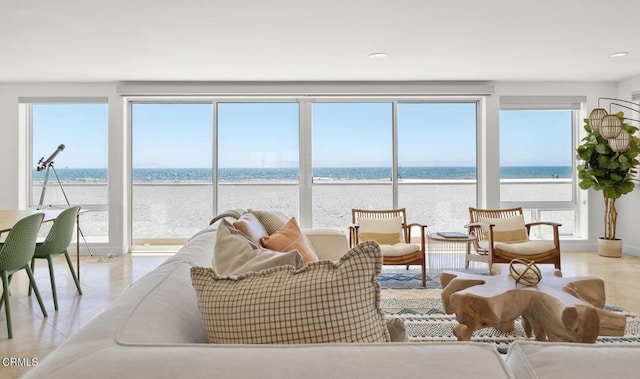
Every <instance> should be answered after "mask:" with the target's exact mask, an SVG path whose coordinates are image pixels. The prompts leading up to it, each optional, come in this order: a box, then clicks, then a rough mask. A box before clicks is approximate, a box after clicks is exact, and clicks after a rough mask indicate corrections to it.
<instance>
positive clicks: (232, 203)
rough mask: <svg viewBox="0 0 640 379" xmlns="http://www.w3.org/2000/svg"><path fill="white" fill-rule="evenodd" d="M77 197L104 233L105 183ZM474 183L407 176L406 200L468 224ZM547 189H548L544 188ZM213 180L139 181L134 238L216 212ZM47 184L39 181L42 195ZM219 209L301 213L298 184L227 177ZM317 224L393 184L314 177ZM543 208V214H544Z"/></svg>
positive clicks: (558, 188)
mask: <svg viewBox="0 0 640 379" xmlns="http://www.w3.org/2000/svg"><path fill="white" fill-rule="evenodd" d="M64 189H65V192H66V194H67V197H68V198H69V201H70V203H71V204H73V205H75V204H80V205H84V207H85V209H88V210H90V211H89V212H87V213H85V214H83V215H82V219H81V222H82V229H83V232H84V234H85V236H86V237H87V239H88V240H89V241H96V242H97V241H101V240H104V239H105V238H106V236H107V233H108V229H107V228H108V223H107V220H108V212H107V206H106V204H107V187H106V185H96V184H82V185H76V184H74V185H64ZM475 191H476V189H475V184H473V183H465V182H458V183H451V182H436V183H433V182H429V183H425V182H422V183H413V184H401V185H399V188H398V197H399V204H400V206H401V207H406V208H407V218H408V219H409V222H419V223H423V224H427V225H428V231H430V232H437V231H464V225H465V224H466V223H467V222H468V217H469V215H468V207H469V206H473V205H475ZM501 191H502V193H503V198H516V197H518V198H520V199H522V200H534V199H539V198H540V197H541V196H544V198H545V199H548V200H554V199H555V200H568V199H570V198H571V185H570V183H567V182H564V181H555V182H554V181H534V182H531V181H518V182H517V183H515V182H513V183H503V184H502V187H501ZM541 194H544V195H541ZM213 195H214V190H213V186H212V185H210V184H178V183H170V184H144V185H135V186H134V188H133V194H132V196H133V207H132V210H133V237H134V238H135V239H145V238H149V239H156V238H178V239H183V238H188V237H189V236H191V235H192V234H193V233H195V232H196V231H198V230H200V229H201V228H203V227H204V226H206V225H208V223H209V220H210V219H211V218H212V217H213V216H214V210H213V203H212V200H211V199H212V198H213ZM39 196H40V187H37V186H36V187H34V199H35V201H36V203H37V202H38V200H39ZM217 198H218V210H219V211H220V212H222V211H224V210H227V209H238V208H240V209H247V208H249V209H265V210H269V209H274V210H279V211H281V212H283V213H285V214H287V215H292V216H297V215H298V214H299V211H300V205H299V204H300V200H299V190H298V186H297V185H293V184H277V183H264V182H261V183H250V184H246V183H233V184H221V185H220V186H219V191H218V194H217ZM312 199H313V206H312V218H313V227H320V228H335V229H341V230H346V228H347V227H348V225H349V224H350V223H351V209H352V208H390V207H391V206H392V204H391V199H392V187H391V185H390V184H389V183H384V184H366V185H363V184H343V183H335V182H331V183H322V184H315V185H314V186H313V192H312ZM43 204H44V205H48V204H65V200H64V197H63V196H62V193H61V192H60V190H59V187H57V186H55V187H54V186H50V187H49V188H48V189H47V192H46V197H45V201H44V203H43ZM548 215H549V216H550V217H553V219H548V220H549V221H556V222H561V223H562V224H563V227H562V228H561V232H562V230H563V229H564V230H566V231H567V232H570V231H573V228H574V220H573V215H572V213H571V212H549V214H548ZM544 216H545V215H544V214H543V218H544Z"/></svg>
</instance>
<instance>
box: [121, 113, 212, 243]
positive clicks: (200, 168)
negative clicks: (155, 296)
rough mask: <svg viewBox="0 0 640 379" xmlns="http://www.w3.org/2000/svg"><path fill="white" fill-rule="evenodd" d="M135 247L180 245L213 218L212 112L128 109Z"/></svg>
mask: <svg viewBox="0 0 640 379" xmlns="http://www.w3.org/2000/svg"><path fill="white" fill-rule="evenodd" d="M131 112H132V117H131V119H132V124H131V129H132V149H131V150H132V183H133V191H132V211H131V213H132V219H133V222H132V227H131V229H132V231H131V233H132V238H133V242H134V244H146V243H155V242H160V243H165V244H166V243H172V242H177V243H181V242H183V241H184V239H185V238H188V237H189V236H190V235H192V234H193V233H195V232H196V231H198V230H200V229H201V228H202V227H203V226H204V225H206V222H207V220H209V219H210V218H211V215H212V213H213V208H212V202H211V196H212V194H213V182H212V169H211V167H212V166H211V164H212V154H213V149H212V146H213V134H212V130H213V128H212V125H213V122H212V114H213V112H212V106H211V104H199V103H177V104H173V103H165V104H158V103H155V104H147V103H134V104H133V105H132V109H131Z"/></svg>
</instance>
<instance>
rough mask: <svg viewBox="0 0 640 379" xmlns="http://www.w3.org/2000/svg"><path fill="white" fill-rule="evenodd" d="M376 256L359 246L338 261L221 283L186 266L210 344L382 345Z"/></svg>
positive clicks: (368, 246) (376, 251) (369, 246)
mask: <svg viewBox="0 0 640 379" xmlns="http://www.w3.org/2000/svg"><path fill="white" fill-rule="evenodd" d="M381 267H382V254H381V253H380V248H379V246H378V245H377V244H376V243H375V242H373V241H366V242H363V243H362V244H360V245H358V246H356V247H355V248H353V249H351V250H350V251H349V252H347V253H346V254H345V255H344V256H342V258H340V260H339V261H338V262H337V263H336V262H332V261H328V260H325V261H318V262H312V263H310V264H308V265H306V266H305V267H303V268H301V269H299V270H295V269H294V268H293V267H292V266H280V267H275V268H270V269H266V270H262V271H259V272H249V273H246V274H242V275H239V276H228V277H220V276H218V275H217V274H216V273H215V271H213V270H212V269H210V268H205V267H193V268H191V280H192V283H193V286H194V288H195V290H196V295H197V298H198V305H199V307H200V311H201V312H202V315H203V319H204V323H205V327H206V329H207V334H208V336H209V342H210V343H236V344H285V343H286V344H300V343H332V342H387V341H389V340H390V336H389V331H388V330H387V327H386V325H385V320H384V313H383V311H382V309H381V308H380V285H379V284H378V281H377V276H378V274H379V273H380V271H381Z"/></svg>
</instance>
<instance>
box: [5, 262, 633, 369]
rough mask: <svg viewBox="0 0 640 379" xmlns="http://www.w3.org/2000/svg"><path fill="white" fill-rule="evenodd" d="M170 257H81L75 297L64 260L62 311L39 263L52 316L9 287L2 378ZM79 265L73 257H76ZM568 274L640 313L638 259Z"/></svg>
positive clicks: (23, 291)
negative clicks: (590, 279)
mask: <svg viewBox="0 0 640 379" xmlns="http://www.w3.org/2000/svg"><path fill="white" fill-rule="evenodd" d="M166 258H167V255H166V254H164V255H163V254H134V255H131V254H128V255H125V256H121V257H115V258H112V259H110V260H105V261H103V262H99V261H98V259H96V258H95V257H94V258H88V257H81V267H80V269H81V274H80V275H81V276H80V281H81V285H82V290H83V292H84V294H83V296H77V295H76V289H75V285H74V283H73V279H72V278H71V276H70V275H69V273H68V268H67V266H66V263H65V262H64V259H60V257H58V259H57V260H56V262H55V271H56V282H57V288H58V303H59V310H58V311H57V312H56V311H54V309H53V298H52V295H51V286H50V284H49V275H48V270H47V266H46V261H44V260H41V261H39V262H38V263H37V265H36V270H35V276H36V280H37V283H38V286H39V288H40V292H41V294H42V298H43V301H44V303H45V307H46V309H47V312H49V317H46V318H45V317H43V316H42V313H41V311H40V308H39V307H38V303H37V301H36V299H35V297H34V296H31V297H29V296H27V288H28V280H27V276H26V273H24V272H20V273H17V274H16V275H15V276H14V278H13V281H12V283H11V295H12V296H11V302H10V304H11V314H12V319H13V334H14V336H13V339H11V340H9V339H7V327H6V318H5V313H4V312H5V310H4V307H3V308H2V309H1V310H0V377H2V378H13V377H20V376H21V375H23V374H24V373H25V372H27V371H28V370H29V369H30V367H19V366H11V365H6V363H7V359H6V358H28V359H29V360H30V359H33V358H36V359H37V360H42V359H43V358H44V357H45V356H46V355H47V354H49V353H50V352H51V351H52V350H53V349H55V347H56V346H57V345H59V344H60V343H62V342H63V341H64V340H65V339H67V338H68V337H69V336H70V335H72V334H73V333H74V332H76V331H77V330H78V329H79V328H81V327H82V326H83V325H84V324H86V323H87V322H88V321H89V320H91V318H93V317H94V316H95V315H97V314H98V313H100V312H101V311H102V310H103V309H105V308H106V307H107V306H108V305H109V303H110V302H111V301H112V300H113V299H114V298H116V297H117V296H119V295H120V294H121V293H122V292H123V291H124V290H125V289H126V288H127V287H128V286H129V285H130V284H131V283H133V282H134V281H136V280H138V279H139V278H140V277H142V276H143V275H145V274H146V273H147V272H149V271H151V270H153V269H154V268H155V267H157V266H158V265H159V264H160V263H161V262H163V261H164V260H165V259H166ZM74 261H75V257H74ZM562 267H563V270H562V271H563V273H564V276H597V277H601V278H603V279H604V280H605V283H606V292H607V303H610V304H615V305H618V306H620V307H622V308H624V309H626V310H629V311H631V312H635V313H640V257H633V256H627V255H625V256H623V257H622V258H619V259H618V258H604V257H600V256H598V255H597V254H595V253H563V256H562Z"/></svg>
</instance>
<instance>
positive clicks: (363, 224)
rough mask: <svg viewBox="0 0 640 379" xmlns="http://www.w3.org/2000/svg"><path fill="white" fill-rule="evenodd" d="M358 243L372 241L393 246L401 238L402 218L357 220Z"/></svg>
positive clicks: (401, 239)
mask: <svg viewBox="0 0 640 379" xmlns="http://www.w3.org/2000/svg"><path fill="white" fill-rule="evenodd" d="M358 236H359V238H360V241H366V240H373V241H376V242H377V243H379V244H384V245H393V244H396V243H398V242H401V241H403V240H404V238H402V217H391V218H384V219H371V218H361V219H359V220H358Z"/></svg>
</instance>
